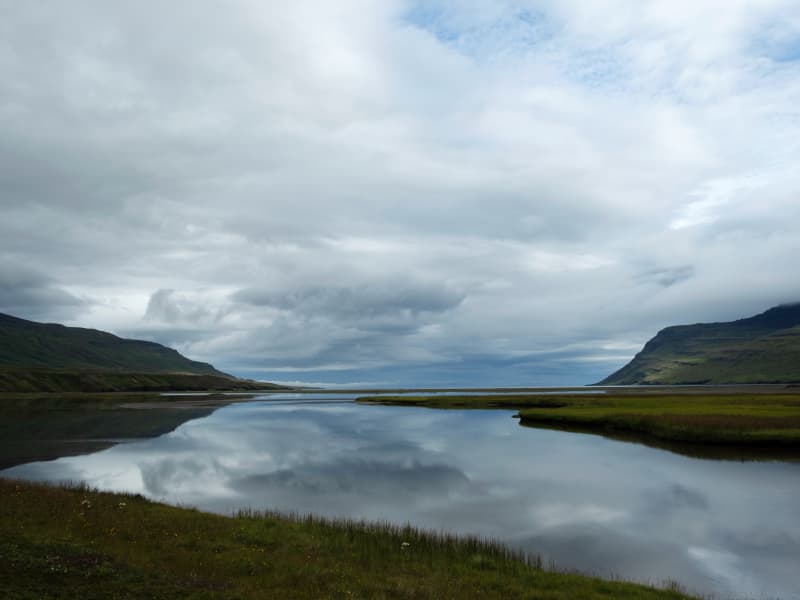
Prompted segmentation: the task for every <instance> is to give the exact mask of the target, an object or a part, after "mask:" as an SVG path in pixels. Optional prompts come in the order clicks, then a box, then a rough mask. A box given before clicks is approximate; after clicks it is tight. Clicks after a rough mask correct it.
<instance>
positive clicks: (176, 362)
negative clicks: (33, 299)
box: [0, 313, 232, 378]
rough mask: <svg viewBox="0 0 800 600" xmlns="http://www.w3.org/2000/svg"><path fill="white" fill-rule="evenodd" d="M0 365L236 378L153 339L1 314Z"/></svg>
mask: <svg viewBox="0 0 800 600" xmlns="http://www.w3.org/2000/svg"><path fill="white" fill-rule="evenodd" d="M0 367H3V368H16V369H60V370H64V369H66V370H74V371H117V372H135V373H185V374H193V375H215V376H218V377H227V378H232V376H231V375H228V374H226V373H223V372H221V371H217V370H216V369H215V368H214V367H212V366H211V365H210V364H208V363H202V362H197V361H194V360H189V359H188V358H186V357H185V356H183V355H181V354H180V353H179V352H178V351H177V350H173V349H172V348H167V347H166V346H162V345H161V344H157V343H155V342H146V341H142V340H129V339H125V338H120V337H117V336H115V335H112V334H110V333H106V332H104V331H98V330H96V329H83V328H80V327H66V326H64V325H57V324H53V323H36V322H34V321H26V320H25V319H19V318H17V317H12V316H10V315H6V314H2V313H0Z"/></svg>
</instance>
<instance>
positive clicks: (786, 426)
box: [358, 386, 800, 450]
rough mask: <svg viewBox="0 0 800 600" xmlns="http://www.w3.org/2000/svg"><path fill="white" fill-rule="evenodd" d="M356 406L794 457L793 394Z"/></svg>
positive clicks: (475, 399) (424, 400) (463, 399)
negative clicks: (508, 419) (481, 412)
mask: <svg viewBox="0 0 800 600" xmlns="http://www.w3.org/2000/svg"><path fill="white" fill-rule="evenodd" d="M358 401H359V402H370V403H378V404H405V405H414V406H429V407H431V408H514V409H519V418H520V423H521V424H523V425H545V426H554V427H570V426H572V427H577V428H579V429H581V430H585V431H594V432H598V433H636V434H642V435H644V436H646V437H649V438H652V439H655V440H662V441H677V442H690V443H699V444H721V445H732V446H747V447H754V448H758V447H774V448H783V449H795V450H800V388H792V387H781V386H770V387H767V388H758V387H746V386H742V387H740V388H729V389H728V388H708V389H705V388H682V389H681V388H666V389H649V390H648V389H645V390H642V389H641V388H638V389H637V388H628V389H625V388H623V389H613V390H606V393H604V394H569V393H565V394H547V395H544V394H524V395H523V394H520V395H502V394H489V395H478V396H444V395H440V396H414V397H408V396H373V397H365V398H359V399H358Z"/></svg>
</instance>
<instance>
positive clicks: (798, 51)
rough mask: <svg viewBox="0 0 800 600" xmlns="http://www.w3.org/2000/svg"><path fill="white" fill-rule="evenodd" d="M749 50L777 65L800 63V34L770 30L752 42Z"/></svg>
mask: <svg viewBox="0 0 800 600" xmlns="http://www.w3.org/2000/svg"><path fill="white" fill-rule="evenodd" d="M749 50H750V53H751V54H753V55H756V56H761V57H764V58H768V59H769V60H771V61H772V62H775V63H791V62H800V32H798V31H787V30H785V29H777V30H776V29H775V28H772V29H768V30H766V31H765V32H764V33H763V34H762V35H760V36H758V37H756V38H755V39H754V40H752V42H751V44H750V49H749Z"/></svg>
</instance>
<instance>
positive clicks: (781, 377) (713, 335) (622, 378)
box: [597, 303, 800, 385]
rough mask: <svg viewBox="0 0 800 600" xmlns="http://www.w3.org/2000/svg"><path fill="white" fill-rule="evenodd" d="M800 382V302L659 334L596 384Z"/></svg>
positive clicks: (668, 329) (672, 329) (669, 329)
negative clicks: (757, 313) (627, 361)
mask: <svg viewBox="0 0 800 600" xmlns="http://www.w3.org/2000/svg"><path fill="white" fill-rule="evenodd" d="M790 382H800V303H798V304H787V305H782V306H776V307H774V308H771V309H769V310H768V311H766V312H764V313H761V314H759V315H756V316H754V317H750V318H747V319H739V320H738V321H732V322H729V323H698V324H695V325H678V326H674V327H667V328H666V329H662V330H661V331H659V332H658V334H657V335H656V336H655V337H654V338H653V339H651V340H650V341H649V342H647V344H645V346H644V348H643V349H642V351H641V352H639V353H638V354H637V355H636V356H635V357H634V358H633V360H631V362H629V363H628V364H627V365H625V366H624V367H622V368H621V369H620V370H619V371H617V372H615V373H613V374H611V375H609V376H608V377H606V378H605V379H604V380H603V381H601V382H599V383H598V384H597V385H635V384H656V385H658V384H662V385H677V384H700V383H710V384H727V383H790Z"/></svg>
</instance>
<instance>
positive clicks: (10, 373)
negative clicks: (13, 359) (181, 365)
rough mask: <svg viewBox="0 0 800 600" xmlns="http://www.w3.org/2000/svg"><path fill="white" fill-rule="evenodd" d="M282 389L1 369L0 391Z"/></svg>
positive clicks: (213, 378) (228, 380)
mask: <svg viewBox="0 0 800 600" xmlns="http://www.w3.org/2000/svg"><path fill="white" fill-rule="evenodd" d="M281 389H286V388H284V387H282V386H279V385H275V384H272V383H263V382H260V381H249V380H246V379H236V378H234V377H227V376H224V377H223V376H218V375H191V374H186V373H123V372H115V371H67V370H63V371H53V370H47V369H3V368H0V392H61V391H66V392H71V391H81V392H87V393H92V392H170V391H186V392H200V391H254V390H281Z"/></svg>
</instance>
